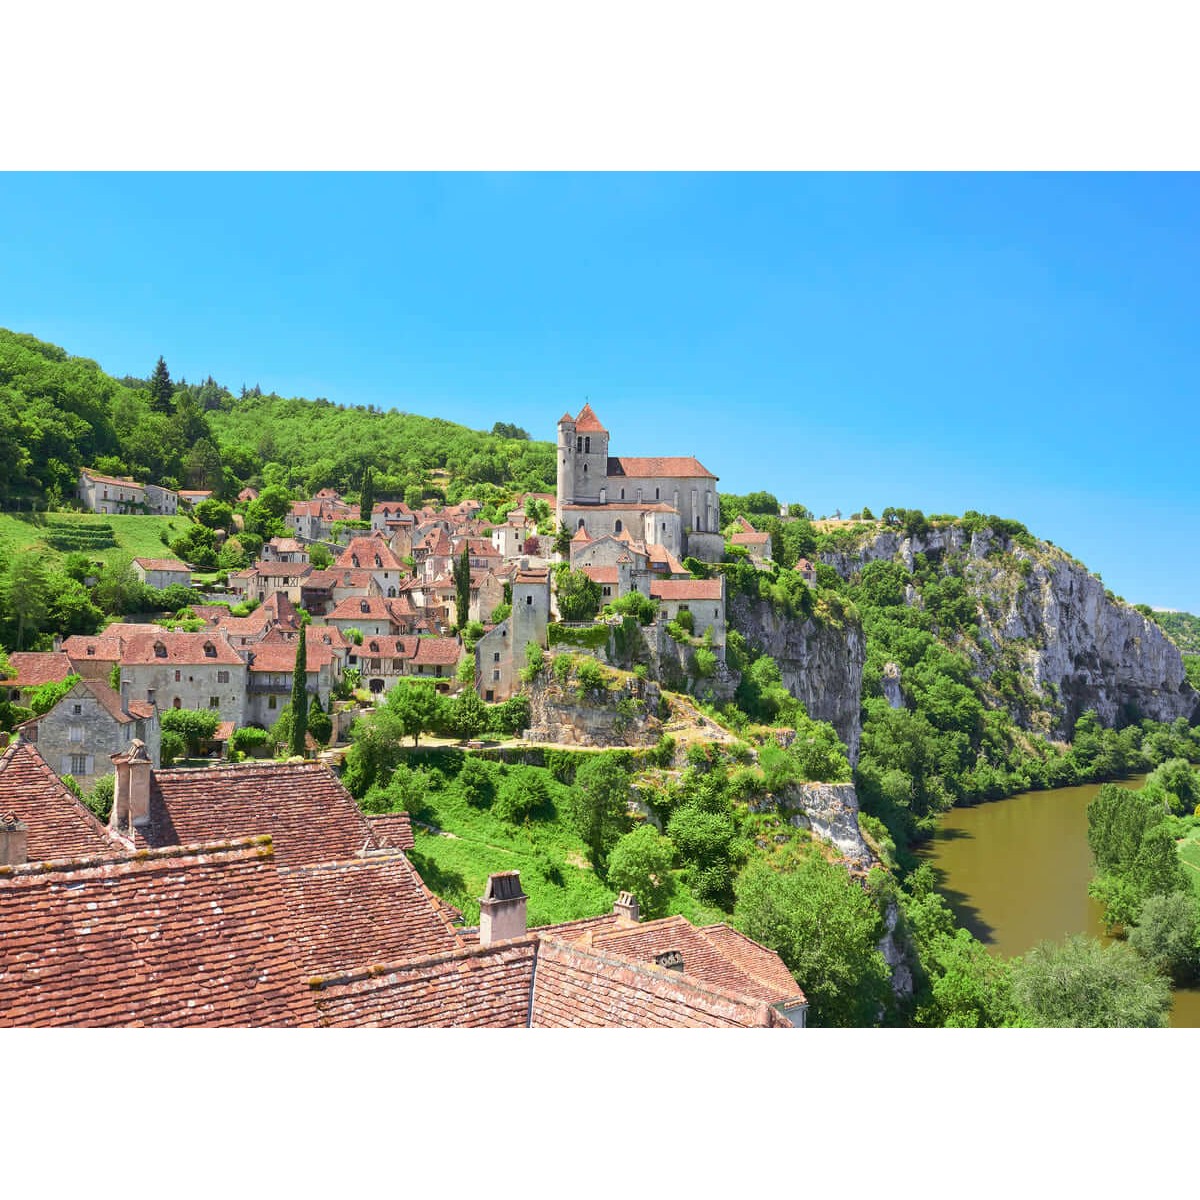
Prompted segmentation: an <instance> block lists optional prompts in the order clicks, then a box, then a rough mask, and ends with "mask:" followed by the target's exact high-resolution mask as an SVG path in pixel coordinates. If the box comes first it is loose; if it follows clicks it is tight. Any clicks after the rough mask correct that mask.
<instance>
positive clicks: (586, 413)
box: [575, 404, 608, 433]
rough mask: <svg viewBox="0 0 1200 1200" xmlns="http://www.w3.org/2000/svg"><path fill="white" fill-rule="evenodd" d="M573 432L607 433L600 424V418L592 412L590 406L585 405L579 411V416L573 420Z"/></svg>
mask: <svg viewBox="0 0 1200 1200" xmlns="http://www.w3.org/2000/svg"><path fill="white" fill-rule="evenodd" d="M575 430H576V432H577V433H607V432H608V430H607V429H605V428H604V426H603V425H601V424H600V418H599V417H598V416H596V414H595V412H593V411H592V406H591V405H590V404H585V405H584V406H583V407H582V408H581V409H580V410H579V416H577V417H576V418H575Z"/></svg>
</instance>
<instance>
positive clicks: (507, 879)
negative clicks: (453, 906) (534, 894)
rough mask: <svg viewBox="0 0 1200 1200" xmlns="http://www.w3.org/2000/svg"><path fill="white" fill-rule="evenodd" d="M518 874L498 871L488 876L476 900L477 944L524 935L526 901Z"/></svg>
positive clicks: (486, 944) (487, 943)
mask: <svg viewBox="0 0 1200 1200" xmlns="http://www.w3.org/2000/svg"><path fill="white" fill-rule="evenodd" d="M528 899H529V897H528V896H526V895H525V893H524V892H523V891H521V872H520V871H499V872H497V873H496V874H494V875H489V876H488V881H487V887H486V888H484V891H483V895H482V896H481V897H480V899H479V944H480V945H481V946H490V945H491V944H492V943H493V942H502V941H507V940H508V939H509V938H519V937H524V936H525V902H526V901H527V900H528Z"/></svg>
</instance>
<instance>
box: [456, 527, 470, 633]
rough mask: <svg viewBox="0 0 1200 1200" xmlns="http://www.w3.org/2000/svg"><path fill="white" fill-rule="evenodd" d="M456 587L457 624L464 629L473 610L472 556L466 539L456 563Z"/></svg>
mask: <svg viewBox="0 0 1200 1200" xmlns="http://www.w3.org/2000/svg"><path fill="white" fill-rule="evenodd" d="M454 587H455V593H454V617H455V624H456V625H457V626H458V628H459V629H462V628H463V626H464V625H466V623H467V616H468V614H469V613H470V611H471V556H470V547H469V545H468V544H467V542H465V541H464V542H463V548H462V554H461V555H460V556H459V559H458V562H456V563H455V564H454Z"/></svg>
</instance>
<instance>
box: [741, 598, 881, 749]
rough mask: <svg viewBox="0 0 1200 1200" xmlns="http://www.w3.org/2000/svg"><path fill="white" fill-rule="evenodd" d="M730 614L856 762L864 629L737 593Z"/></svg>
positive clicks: (798, 697)
mask: <svg viewBox="0 0 1200 1200" xmlns="http://www.w3.org/2000/svg"><path fill="white" fill-rule="evenodd" d="M729 611H730V618H731V622H732V624H733V626H734V627H735V628H736V629H738V630H739V631H740V632H741V633H742V634H743V635H744V636H745V638H746V640H747V642H749V643H750V645H752V646H756V647H758V649H760V650H761V651H762V652H763V653H764V654H769V655H770V656H771V657H772V658H773V659H774V660H775V661H776V662H777V663H778V664H779V671H780V674H781V675H782V676H783V684H784V687H786V688H787V690H788V691H789V692H791V694H792V695H793V696H795V697H796V699H797V700H800V701H801V702H802V703H803V705H804V707H805V709H806V710H807V711H808V715H809V716H810V717H812V718H813V719H814V720H816V721H828V722H829V723H830V724H831V725H832V726H833V727H834V729H836V730H837V735H838V737H840V738H841V739H842V741H843V742H845V743H846V747H847V749H848V750H849V752H850V765H851V766H854V765H855V764H856V763H857V762H858V742H859V734H860V732H861V727H860V724H859V707H860V704H861V701H862V669H863V662H864V661H865V659H866V644H865V642H864V639H863V632H862V629H861V628H860V627H859V626H857V625H853V624H846V625H844V626H842V627H841V628H838V627H836V626H833V625H826V624H823V623H822V622H820V621H817V620H814V619H811V618H810V619H809V620H807V621H796V620H794V619H793V618H791V617H787V616H785V615H783V614H781V613H778V612H776V610H775V609H774V608H772V607H771V605H770V603H769V602H767V601H765V600H750V599H748V598H747V597H745V596H735V597H734V598H733V600H732V602H731V604H730V608H729Z"/></svg>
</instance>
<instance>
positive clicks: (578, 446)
mask: <svg viewBox="0 0 1200 1200" xmlns="http://www.w3.org/2000/svg"><path fill="white" fill-rule="evenodd" d="M582 451H583V438H581V437H577V438H576V439H575V453H576V454H580V453H582ZM104 494H105V495H106V496H107V495H108V493H107V492H105V493H104Z"/></svg>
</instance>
